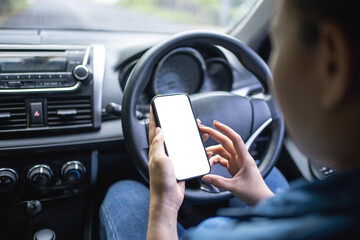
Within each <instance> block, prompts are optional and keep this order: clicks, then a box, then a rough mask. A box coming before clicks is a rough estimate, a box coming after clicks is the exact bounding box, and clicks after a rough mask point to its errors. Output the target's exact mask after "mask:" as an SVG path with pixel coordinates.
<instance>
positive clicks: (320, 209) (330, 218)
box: [184, 169, 360, 240]
mask: <svg viewBox="0 0 360 240" xmlns="http://www.w3.org/2000/svg"><path fill="white" fill-rule="evenodd" d="M219 215H223V216H224V215H225V216H226V217H214V218H210V219H207V220H205V221H204V222H202V223H201V224H200V225H199V226H197V227H196V228H193V229H190V230H189V231H187V233H186V234H185V236H184V239H210V240H211V239H345V238H346V239H348V238H351V239H354V238H355V239H358V238H359V233H360V169H356V170H354V171H351V172H348V173H344V174H341V175H336V176H333V177H331V178H329V179H326V180H324V181H317V182H313V183H307V182H303V183H301V184H299V183H298V184H297V185H296V186H292V188H291V189H290V190H289V191H287V192H283V193H280V194H278V195H277V196H275V197H273V198H270V199H267V200H264V201H262V202H260V203H259V204H258V205H256V206H255V207H254V208H248V209H239V208H237V209H231V208H230V209H223V210H220V211H219Z"/></svg>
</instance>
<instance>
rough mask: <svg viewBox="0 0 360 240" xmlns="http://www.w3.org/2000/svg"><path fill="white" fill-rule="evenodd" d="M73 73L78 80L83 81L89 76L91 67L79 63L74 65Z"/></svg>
mask: <svg viewBox="0 0 360 240" xmlns="http://www.w3.org/2000/svg"><path fill="white" fill-rule="evenodd" d="M73 75H74V77H75V78H76V79H77V80H79V81H83V80H86V79H87V78H88V77H89V75H90V73H89V69H88V68H87V67H86V66H85V65H77V66H76V67H74V70H73Z"/></svg>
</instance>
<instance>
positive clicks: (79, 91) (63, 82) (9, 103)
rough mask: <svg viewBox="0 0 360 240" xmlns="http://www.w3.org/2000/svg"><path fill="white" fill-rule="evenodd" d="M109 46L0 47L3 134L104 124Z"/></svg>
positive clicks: (1, 129)
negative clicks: (105, 82) (103, 102)
mask: <svg viewBox="0 0 360 240" xmlns="http://www.w3.org/2000/svg"><path fill="white" fill-rule="evenodd" d="M104 70H105V47H104V46H102V45H41V44H39V45H0V133H9V134H12V133H14V132H24V131H25V132H37V131H54V132H55V131H60V130H61V131H65V130H66V129H68V130H73V129H76V130H80V129H83V130H84V131H85V130H86V129H89V130H94V129H95V130H96V129H99V128H100V126H101V99H102V84H103V78H104Z"/></svg>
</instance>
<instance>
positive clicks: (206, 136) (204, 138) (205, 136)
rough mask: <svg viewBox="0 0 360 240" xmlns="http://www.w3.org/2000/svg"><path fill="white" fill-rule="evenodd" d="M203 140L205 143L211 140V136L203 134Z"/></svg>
mask: <svg viewBox="0 0 360 240" xmlns="http://www.w3.org/2000/svg"><path fill="white" fill-rule="evenodd" d="M201 138H202V141H203V142H206V140H208V139H209V134H207V133H203V134H201Z"/></svg>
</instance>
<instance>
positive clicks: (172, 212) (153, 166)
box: [147, 109, 185, 239]
mask: <svg viewBox="0 0 360 240" xmlns="http://www.w3.org/2000/svg"><path fill="white" fill-rule="evenodd" d="M149 143H150V151H149V175H150V205H149V223H148V232H147V239H177V238H178V235H177V214H178V210H179V208H180V206H181V204H182V201H183V199H184V192H185V182H177V180H176V177H175V173H174V169H173V166H172V163H171V161H170V159H169V157H168V156H167V155H166V154H165V148H164V137H163V134H162V131H161V129H160V128H157V127H156V123H155V119H154V115H153V111H152V109H150V122H149Z"/></svg>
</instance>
